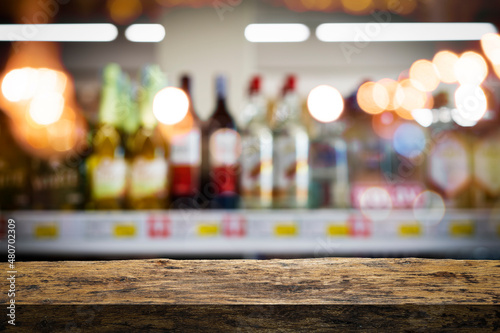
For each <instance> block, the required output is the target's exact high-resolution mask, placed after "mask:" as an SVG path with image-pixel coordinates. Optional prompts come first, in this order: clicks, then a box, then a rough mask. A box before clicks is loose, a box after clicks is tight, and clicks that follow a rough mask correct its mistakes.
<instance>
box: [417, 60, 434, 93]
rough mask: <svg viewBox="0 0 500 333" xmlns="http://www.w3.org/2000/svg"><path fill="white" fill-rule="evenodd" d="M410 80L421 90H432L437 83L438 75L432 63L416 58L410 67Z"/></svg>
mask: <svg viewBox="0 0 500 333" xmlns="http://www.w3.org/2000/svg"><path fill="white" fill-rule="evenodd" d="M410 80H412V84H413V86H414V87H415V88H417V89H418V90H421V91H425V92H429V91H433V90H435V89H436V88H437V86H438V85H439V82H440V80H439V77H438V74H437V72H436V69H435V67H434V64H433V63H432V62H430V61H429V60H426V59H421V60H417V61H415V62H414V63H413V65H411V67H410Z"/></svg>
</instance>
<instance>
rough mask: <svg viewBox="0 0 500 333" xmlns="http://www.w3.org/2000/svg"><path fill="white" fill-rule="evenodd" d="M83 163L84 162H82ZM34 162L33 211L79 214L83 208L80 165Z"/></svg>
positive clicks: (62, 160)
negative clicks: (53, 210)
mask: <svg viewBox="0 0 500 333" xmlns="http://www.w3.org/2000/svg"><path fill="white" fill-rule="evenodd" d="M82 161H83V160H82ZM64 162H65V161H64V159H62V158H56V157H52V158H49V159H48V160H45V159H41V158H33V160H32V164H31V171H32V176H31V188H32V201H33V203H32V208H33V209H57V210H78V209H82V208H83V206H84V192H85V187H84V179H83V173H84V172H83V169H84V165H83V162H81V163H80V162H78V161H77V162H78V163H76V164H75V163H71V165H68V164H67V163H64Z"/></svg>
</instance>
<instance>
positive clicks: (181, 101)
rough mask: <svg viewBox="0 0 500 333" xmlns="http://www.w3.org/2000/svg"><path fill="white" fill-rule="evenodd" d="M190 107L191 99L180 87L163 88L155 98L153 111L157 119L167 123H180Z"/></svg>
mask: <svg viewBox="0 0 500 333" xmlns="http://www.w3.org/2000/svg"><path fill="white" fill-rule="evenodd" d="M188 109H189V99H188V97H187V95H186V93H185V92H184V91H183V90H181V89H179V88H175V87H167V88H163V89H162V90H160V91H159V92H158V93H157V94H156V95H155V98H154V100H153V113H154V115H155V117H156V119H158V121H159V122H160V123H162V124H165V125H175V124H177V123H179V122H180V121H181V120H182V119H184V117H185V116H186V114H187V113H188Z"/></svg>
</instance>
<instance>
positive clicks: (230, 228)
mask: <svg viewBox="0 0 500 333" xmlns="http://www.w3.org/2000/svg"><path fill="white" fill-rule="evenodd" d="M222 232H223V234H224V236H226V237H243V236H245V235H246V221H245V218H244V217H243V216H241V215H232V214H228V215H226V216H224V218H223V219H222Z"/></svg>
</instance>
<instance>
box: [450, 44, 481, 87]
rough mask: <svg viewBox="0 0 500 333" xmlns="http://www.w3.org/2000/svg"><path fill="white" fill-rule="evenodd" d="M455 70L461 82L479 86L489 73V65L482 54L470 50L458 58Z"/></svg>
mask: <svg viewBox="0 0 500 333" xmlns="http://www.w3.org/2000/svg"><path fill="white" fill-rule="evenodd" d="M454 71H455V76H456V77H457V80H458V82H459V83H460V84H462V85H464V84H471V85H476V86H478V85H480V84H481V83H482V82H483V81H484V79H485V78H486V76H487V75H488V65H487V64H486V61H485V60H484V58H483V57H482V56H481V55H480V54H478V53H476V52H473V51H468V52H464V53H463V54H462V55H461V56H460V58H458V60H457V62H456V64H455V67H454Z"/></svg>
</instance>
